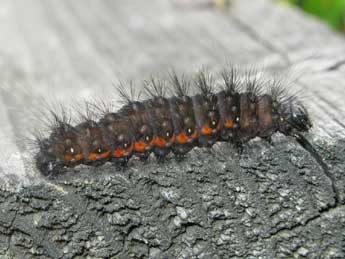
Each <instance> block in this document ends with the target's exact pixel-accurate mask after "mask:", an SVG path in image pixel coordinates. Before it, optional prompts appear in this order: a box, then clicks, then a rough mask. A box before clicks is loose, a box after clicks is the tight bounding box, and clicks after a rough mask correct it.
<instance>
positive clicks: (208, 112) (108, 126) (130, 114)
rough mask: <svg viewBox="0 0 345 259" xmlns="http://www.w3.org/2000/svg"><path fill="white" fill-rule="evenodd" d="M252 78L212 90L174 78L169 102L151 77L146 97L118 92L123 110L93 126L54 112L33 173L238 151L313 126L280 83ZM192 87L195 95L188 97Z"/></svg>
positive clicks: (201, 78) (207, 80) (203, 80)
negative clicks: (215, 148)
mask: <svg viewBox="0 0 345 259" xmlns="http://www.w3.org/2000/svg"><path fill="white" fill-rule="evenodd" d="M251 75H252V74H250V73H248V75H247V76H246V77H245V80H244V81H243V80H240V78H239V73H238V71H237V70H235V69H234V68H230V69H228V70H224V71H223V72H222V73H221V77H222V82H221V83H220V84H219V83H218V84H216V83H215V81H214V80H213V78H212V77H211V75H210V74H209V73H207V72H205V71H200V72H199V73H197V74H196V76H195V77H194V79H193V80H188V79H186V78H185V77H178V76H177V75H176V74H175V73H172V74H171V75H170V78H169V80H168V81H167V82H168V86H169V87H170V89H172V90H173V95H172V96H170V97H166V95H165V94H164V90H165V89H166V88H165V86H166V85H167V82H166V81H163V80H156V79H154V78H151V80H149V81H145V87H144V89H145V91H146V93H147V94H148V95H149V98H148V99H146V100H143V101H139V100H134V99H133V98H132V97H131V96H130V95H129V94H127V93H126V91H125V89H124V87H120V88H119V89H118V90H119V94H120V95H121V96H122V97H123V100H124V101H125V104H124V106H122V108H120V109H119V110H118V111H117V112H111V111H105V112H104V113H103V115H102V116H101V118H100V119H99V120H97V121H96V120H92V119H90V118H88V117H85V120H84V121H83V122H81V123H79V124H78V125H75V126H73V125H71V124H70V123H69V122H68V120H67V119H66V118H65V117H64V116H62V118H61V117H59V116H57V115H56V114H55V113H53V115H54V116H53V117H54V123H53V125H52V126H51V132H50V136H49V137H47V138H37V144H38V147H39V152H38V153H37V155H36V157H35V159H36V165H37V168H38V169H39V170H40V171H41V172H42V174H44V175H50V174H53V173H58V172H62V171H63V170H64V169H65V168H68V167H74V166H76V165H78V164H87V165H94V166H97V165H100V164H103V163H104V162H106V161H113V162H115V163H121V164H126V163H127V162H128V160H129V159H130V158H131V157H132V156H138V157H140V158H141V159H143V160H145V159H146V158H147V157H148V156H149V155H150V153H154V155H155V156H156V157H157V158H158V159H164V157H166V156H167V154H169V153H170V152H172V153H174V154H175V155H177V156H183V155H184V154H186V153H187V152H189V151H190V150H191V149H192V148H193V147H196V146H199V147H211V146H212V145H213V144H214V143H215V142H217V141H228V142H231V143H233V144H234V145H236V146H237V147H241V145H242V144H243V143H245V142H247V141H248V140H250V139H252V138H255V137H260V138H263V139H269V138H270V137H271V135H272V134H273V133H275V132H281V133H282V134H284V135H286V136H294V137H296V138H297V139H301V138H302V135H301V133H303V132H306V131H308V130H309V129H310V128H311V126H312V124H311V121H310V118H309V115H308V112H307V110H306V108H305V107H304V106H303V104H302V103H301V102H300V101H299V100H298V99H297V98H296V96H294V95H288V94H287V93H286V91H285V89H284V86H283V85H282V84H281V83H280V82H279V81H275V80H272V81H266V82H262V81H260V80H258V79H257V78H256V77H252V76H251ZM216 85H217V86H219V87H220V90H219V91H217V92H215V91H214V89H215V88H216V87H215V86H216ZM192 86H196V88H197V89H198V93H197V94H195V95H192V96H191V95H189V94H188V93H189V90H190V88H191V87H192ZM264 89H266V91H264Z"/></svg>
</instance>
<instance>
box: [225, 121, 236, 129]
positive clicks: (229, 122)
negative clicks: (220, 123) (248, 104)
mask: <svg viewBox="0 0 345 259" xmlns="http://www.w3.org/2000/svg"><path fill="white" fill-rule="evenodd" d="M224 125H225V127H226V128H228V129H231V128H232V127H233V126H234V122H233V121H232V120H226V121H225V123H224Z"/></svg>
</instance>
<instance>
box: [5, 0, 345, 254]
mask: <svg viewBox="0 0 345 259" xmlns="http://www.w3.org/2000/svg"><path fill="white" fill-rule="evenodd" d="M174 2H177V1H174ZM85 3H87V4H85ZM0 18H1V22H0V31H1V33H0V50H1V51H0V57H1V61H3V60H4V61H3V62H0V67H1V69H0V75H1V81H2V82H3V84H4V85H7V86H10V87H12V88H10V90H11V91H12V92H15V91H16V89H17V88H18V89H19V88H23V87H22V86H27V85H29V86H33V87H32V89H30V91H29V93H30V94H31V95H30V94H29V95H26V94H24V93H23V92H24V91H18V92H16V93H15V94H14V95H11V94H9V92H10V93H11V91H9V92H8V91H7V92H5V93H4V92H2V91H1V95H0V97H1V102H0V148H1V150H2V152H0V162H1V164H0V186H4V187H1V189H0V258H37V259H38V258H40V259H41V258H120V259H129V258H133V259H134V258H150V259H165V258H166V259H170V258H178V259H192V258H200V259H201V258H202V259H216V258H217V259H227V258H251V259H258V258H265V259H266V258H267V259H270V258H333V259H335V258H337V259H342V258H345V234H344V233H345V173H344V172H345V163H344V161H345V141H344V140H341V138H343V137H344V136H345V134H344V132H345V130H344V128H345V127H344V123H343V121H344V120H345V112H344V111H345V108H344V107H345V105H344V101H343V100H344V96H345V92H344V88H345V80H344V60H345V54H344V53H345V40H344V38H343V37H341V36H339V35H337V34H336V33H334V32H331V31H330V30H329V29H328V28H327V27H325V26H322V25H321V24H319V23H318V22H316V21H314V20H312V19H311V18H308V17H305V16H304V15H303V14H301V13H299V12H298V11H295V10H290V9H288V8H286V7H282V6H278V5H275V4H273V3H271V2H269V1H265V0H255V1H253V0H238V1H236V0H233V1H232V5H231V6H230V9H229V10H223V11H220V10H216V9H212V8H210V7H209V6H208V7H207V6H206V8H205V5H203V6H202V8H200V9H199V7H198V6H194V7H192V8H183V7H176V6H174V5H172V2H171V1H163V0H157V1H152V2H151V1H150V4H149V5H148V4H147V2H146V1H141V0H139V1H127V0H126V1H120V0H119V1H86V0H80V1H78V0H75V1H62V0H61V1H30V2H26V1H22V2H21V3H20V2H18V1H13V0H10V1H5V0H4V1H2V2H1V3H0ZM228 60H229V61H232V62H233V63H234V64H235V65H237V66H248V65H249V66H250V65H252V64H253V63H256V64H259V66H261V65H264V66H266V67H267V70H268V71H269V72H272V71H277V70H280V71H283V72H284V71H287V70H292V71H294V70H293V69H292V68H293V67H294V66H295V65H296V64H298V65H299V66H301V67H302V69H301V71H302V72H303V73H301V74H302V75H301V76H300V77H299V78H298V80H296V82H297V85H299V86H300V88H303V89H304V90H305V92H306V94H307V97H308V98H306V100H305V101H306V104H307V106H308V107H309V109H310V111H311V114H312V117H313V121H314V124H315V127H314V129H313V131H312V132H311V133H310V134H309V135H308V136H307V137H308V138H309V141H310V142H311V143H312V145H313V146H315V147H316V149H317V151H318V152H319V154H320V156H321V157H322V159H323V160H324V161H325V163H326V164H327V168H325V166H322V165H321V164H320V161H319V162H318V161H317V160H316V159H315V158H314V157H313V156H312V155H311V154H310V153H309V152H307V151H306V150H305V149H303V148H302V147H301V145H299V144H298V143H297V142H296V141H295V140H294V139H292V138H287V137H284V136H281V135H275V136H274V138H273V143H272V144H269V143H268V142H265V141H262V140H253V141H251V142H250V143H248V144H246V145H245V146H244V150H243V153H242V154H238V153H237V151H236V150H235V149H234V148H233V146H231V145H230V144H227V143H221V144H217V145H216V146H215V147H214V148H212V149H194V150H193V151H192V152H190V153H189V154H188V155H187V156H186V158H185V159H184V160H182V161H176V160H175V159H174V158H170V159H168V161H166V162H165V163H157V162H156V161H155V159H153V158H150V161H148V162H147V163H145V164H143V163H142V162H140V161H137V160H134V161H131V162H130V164H129V166H128V168H126V169H124V170H121V169H118V168H116V167H114V166H112V165H111V164H106V165H104V166H102V167H99V168H88V167H85V166H84V167H79V168H76V169H75V170H74V171H73V170H71V171H70V172H68V173H66V174H65V175H61V176H59V177H57V178H55V179H50V180H47V181H46V180H45V178H43V177H42V176H41V175H40V174H38V173H37V171H35V170H33V168H32V164H33V161H32V157H29V156H28V155H27V153H28V152H29V151H30V150H29V149H28V147H26V146H25V145H23V143H22V142H20V141H19V140H17V139H16V138H15V136H16V135H19V133H21V132H22V131H23V129H26V126H25V125H27V124H25V123H24V121H25V120H28V118H27V117H26V116H25V115H26V113H25V111H26V110H27V109H28V107H30V106H31V104H32V103H33V102H34V95H35V93H36V92H35V91H37V92H40V93H43V94H47V95H49V94H50V93H54V94H56V96H58V97H64V99H66V98H67V97H69V96H75V97H76V96H79V97H80V96H83V95H82V93H85V92H87V91H90V92H91V93H94V94H92V96H94V95H95V93H97V92H100V90H99V88H101V86H109V85H111V82H112V81H116V80H115V79H117V77H118V74H122V75H123V78H133V77H134V78H135V79H142V77H146V78H147V76H148V75H149V74H150V73H152V72H154V73H156V72H158V71H161V70H162V69H163V70H167V69H168V68H170V67H171V66H174V67H175V68H177V70H179V71H185V72H187V73H189V72H191V71H193V70H195V68H199V67H200V66H201V65H203V64H205V65H207V66H209V67H211V68H212V70H220V69H221V67H222V65H223V64H224V61H228ZM297 71H298V70H297ZM118 72H119V73H118ZM14 86H16V87H14ZM55 86H58V87H55ZM104 89H108V90H109V89H110V88H106V87H105V88H103V90H104ZM327 89H330V90H327ZM21 90H22V89H21ZM13 96H16V98H14V97H13ZM30 96H31V97H30ZM29 123H31V121H29ZM7 128H9V132H11V134H10V135H7V134H4V133H3V132H6V131H5V129H7ZM323 137H325V139H324V140H321V139H322V138H323ZM7 155H8V156H7ZM10 155H12V156H10ZM10 162H11V163H12V164H11V163H10ZM11 165H12V166H11ZM19 184H23V185H24V186H25V187H24V188H20V185H19ZM5 187H6V188H5Z"/></svg>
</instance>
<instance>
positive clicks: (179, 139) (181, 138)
mask: <svg viewBox="0 0 345 259" xmlns="http://www.w3.org/2000/svg"><path fill="white" fill-rule="evenodd" d="M187 140H188V136H187V135H186V133H185V132H184V131H183V132H182V133H180V134H178V135H177V136H176V141H177V142H178V143H180V144H185V143H187Z"/></svg>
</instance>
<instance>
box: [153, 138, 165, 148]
mask: <svg viewBox="0 0 345 259" xmlns="http://www.w3.org/2000/svg"><path fill="white" fill-rule="evenodd" d="M166 143H167V142H166V141H165V139H164V138H161V137H155V138H154V139H153V144H154V145H155V146H158V147H165V145H166Z"/></svg>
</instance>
